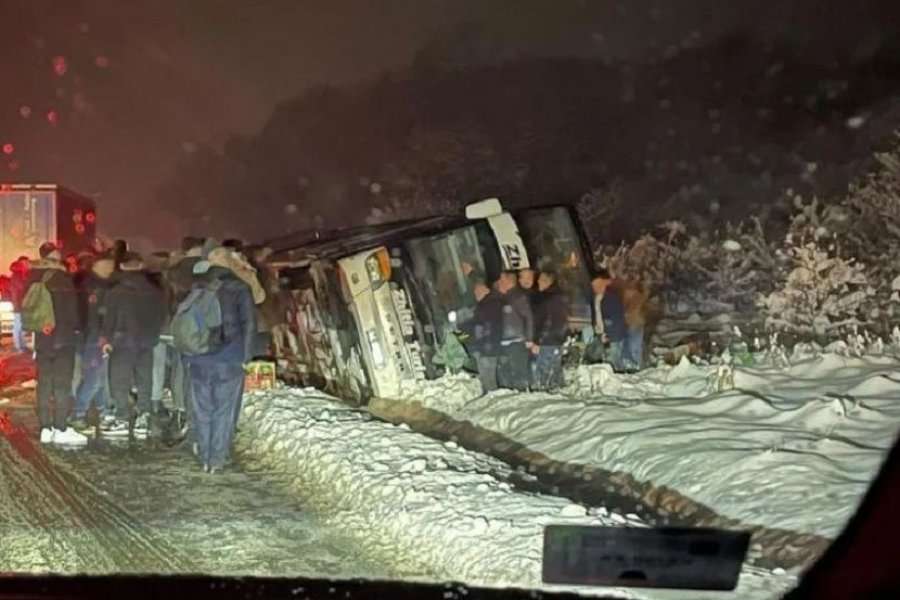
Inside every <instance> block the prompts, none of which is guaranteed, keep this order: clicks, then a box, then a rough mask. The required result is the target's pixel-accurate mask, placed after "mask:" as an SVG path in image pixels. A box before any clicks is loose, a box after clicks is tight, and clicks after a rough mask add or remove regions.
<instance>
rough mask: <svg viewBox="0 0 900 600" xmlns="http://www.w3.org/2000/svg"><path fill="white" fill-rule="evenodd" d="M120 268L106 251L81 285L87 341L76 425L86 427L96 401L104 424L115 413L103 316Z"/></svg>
mask: <svg viewBox="0 0 900 600" xmlns="http://www.w3.org/2000/svg"><path fill="white" fill-rule="evenodd" d="M115 269H116V260H115V257H114V256H113V255H112V254H111V253H108V254H103V255H100V256H98V257H96V258H95V259H94V262H93V264H92V265H91V267H90V269H89V270H88V272H87V273H86V274H85V275H84V276H83V277H82V279H81V283H80V285H79V286H78V300H79V302H78V304H79V308H80V312H81V323H82V327H83V332H84V341H83V344H82V349H81V382H80V383H79V385H78V389H77V391H76V393H75V411H74V412H75V420H74V421H73V422H72V426H73V427H75V429H86V428H87V423H86V421H85V419H86V417H87V412H88V409H89V408H90V406H91V402H92V401H95V402H96V406H97V410H98V412H99V413H100V421H101V425H105V426H107V427H109V426H110V425H112V423H111V421H113V420H114V418H115V417H114V416H113V414H112V413H111V411H110V409H111V404H112V402H111V398H110V393H109V360H108V359H107V357H106V356H104V354H103V343H102V340H101V338H102V336H103V331H102V329H103V320H104V317H105V316H106V304H107V294H108V293H109V290H110V289H111V288H112V286H113V279H112V276H113V273H114V272H115Z"/></svg>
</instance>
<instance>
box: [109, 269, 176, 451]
mask: <svg viewBox="0 0 900 600" xmlns="http://www.w3.org/2000/svg"><path fill="white" fill-rule="evenodd" d="M119 268H120V269H121V271H120V272H119V273H117V274H116V275H115V281H114V285H113V287H112V289H110V290H109V293H108V294H107V305H106V316H105V318H104V319H103V326H102V337H103V340H102V342H103V346H102V347H103V352H104V353H105V354H107V355H109V357H110V358H109V361H110V362H109V387H110V392H111V395H112V399H113V402H114V403H115V407H116V408H115V410H116V419H115V421H114V422H113V423H111V424H110V426H109V427H108V429H107V431H108V432H109V433H111V434H121V433H123V432H127V431H128V428H129V421H130V420H131V418H132V417H134V431H135V433H138V434H146V433H147V432H148V431H149V429H150V415H151V412H152V404H151V401H150V399H151V398H150V397H151V394H152V389H153V348H154V346H156V344H157V343H158V342H159V336H160V332H161V331H162V327H163V322H164V321H165V302H164V295H163V291H162V289H161V288H160V287H159V286H157V285H156V284H154V282H153V281H152V280H151V279H150V277H149V276H148V274H147V273H146V272H145V271H144V261H143V259H142V258H141V256H140V255H139V254H136V253H134V252H126V253H125V254H123V255H122V258H121V263H120V265H119ZM132 386H133V387H136V388H137V405H136V407H135V409H136V410H135V411H134V412H133V411H132V410H131V408H130V406H129V402H128V400H129V394H130V393H131V388H132Z"/></svg>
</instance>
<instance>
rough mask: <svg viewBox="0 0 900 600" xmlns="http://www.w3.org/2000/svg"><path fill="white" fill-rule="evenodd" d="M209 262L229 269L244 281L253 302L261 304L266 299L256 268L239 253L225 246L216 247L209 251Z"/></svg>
mask: <svg viewBox="0 0 900 600" xmlns="http://www.w3.org/2000/svg"><path fill="white" fill-rule="evenodd" d="M209 262H211V263H212V264H214V265H216V266H218V267H223V268H225V269H228V270H230V271H231V272H232V273H234V274H235V275H236V276H237V277H238V279H240V280H241V281H243V282H244V283H246V284H247V286H248V287H249V288H250V291H251V293H252V296H253V303H254V304H262V303H263V301H264V300H265V299H266V290H264V289H263V287H262V285H260V283H259V277H258V276H257V274H256V269H255V268H253V266H252V265H251V264H250V263H249V262H247V261H246V260H245V259H244V257H243V256H241V255H240V254H237V253H236V252H233V251H231V250H229V249H227V248H216V249H214V250H213V251H212V252H210V253H209Z"/></svg>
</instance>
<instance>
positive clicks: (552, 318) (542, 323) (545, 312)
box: [534, 283, 569, 346]
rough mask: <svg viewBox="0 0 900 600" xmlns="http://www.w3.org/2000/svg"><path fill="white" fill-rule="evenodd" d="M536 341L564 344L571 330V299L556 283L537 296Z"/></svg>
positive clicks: (551, 344) (557, 344)
mask: <svg viewBox="0 0 900 600" xmlns="http://www.w3.org/2000/svg"><path fill="white" fill-rule="evenodd" d="M534 321H535V328H536V332H537V333H536V335H535V343H536V344H537V345H538V346H562V345H563V343H564V342H565V341H566V336H567V335H568V332H569V299H568V297H567V296H566V295H565V294H564V293H563V291H562V290H561V289H560V288H559V286H557V285H556V284H555V283H554V284H553V285H551V286H550V287H548V288H547V289H546V290H544V291H543V292H540V294H539V295H538V297H537V300H536V310H535V317H534Z"/></svg>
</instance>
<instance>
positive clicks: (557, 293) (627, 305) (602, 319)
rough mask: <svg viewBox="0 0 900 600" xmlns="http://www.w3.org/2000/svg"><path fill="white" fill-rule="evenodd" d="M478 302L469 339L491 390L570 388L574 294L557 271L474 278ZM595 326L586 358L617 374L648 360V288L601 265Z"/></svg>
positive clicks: (486, 389) (594, 281) (588, 338)
mask: <svg viewBox="0 0 900 600" xmlns="http://www.w3.org/2000/svg"><path fill="white" fill-rule="evenodd" d="M475 277H476V280H475V282H474V284H473V290H474V295H475V299H476V301H477V305H476V307H475V311H474V316H473V318H472V319H471V320H470V321H468V322H467V323H464V324H463V325H462V326H461V328H462V330H463V332H464V333H466V334H467V335H468V336H469V343H468V347H469V351H470V352H471V353H472V355H473V356H474V358H475V363H476V367H477V370H478V375H479V378H480V380H481V384H482V388H483V389H484V392H485V393H489V392H491V391H493V390H496V389H498V388H506V389H514V390H520V391H525V390H541V391H549V390H555V389H559V388H561V387H563V385H564V384H565V381H564V378H563V365H562V360H563V346H564V344H565V342H566V340H567V339H568V337H569V336H570V334H571V329H570V319H569V316H570V314H569V312H570V301H569V298H570V296H569V295H568V294H567V293H565V291H564V290H563V289H562V288H561V286H560V284H559V276H558V274H557V272H556V271H554V270H553V269H549V268H545V269H540V270H535V269H522V270H519V271H504V272H503V273H501V274H500V277H499V278H498V279H497V280H496V281H494V282H488V281H486V280H485V279H483V278H479V277H478V276H477V275H476V276H475ZM591 287H592V291H593V295H594V302H593V306H594V326H593V327H592V328H589V330H588V331H587V332H585V334H586V335H585V337H586V339H585V342H586V344H587V350H586V352H585V359H586V361H587V362H606V363H609V364H610V365H611V366H612V368H613V369H614V370H615V371H617V372H634V371H637V370H639V369H640V368H641V367H642V365H643V362H644V361H643V354H644V345H643V342H644V325H645V321H646V302H647V292H646V291H645V290H644V289H643V288H642V287H641V286H640V285H638V284H635V283H632V282H626V281H622V280H617V279H614V278H613V277H612V276H611V275H610V274H609V272H608V271H606V270H604V269H600V270H599V271H597V273H596V274H595V276H594V277H593V279H592V281H591Z"/></svg>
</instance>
